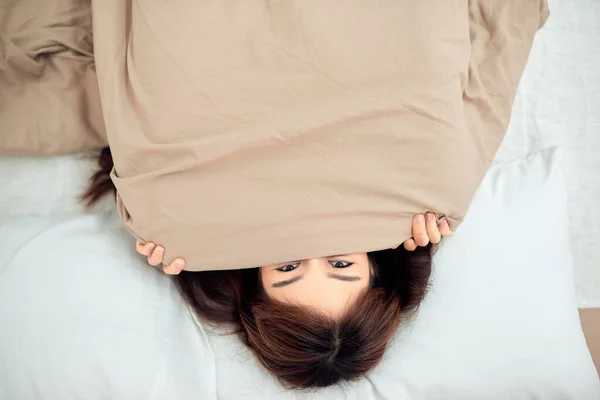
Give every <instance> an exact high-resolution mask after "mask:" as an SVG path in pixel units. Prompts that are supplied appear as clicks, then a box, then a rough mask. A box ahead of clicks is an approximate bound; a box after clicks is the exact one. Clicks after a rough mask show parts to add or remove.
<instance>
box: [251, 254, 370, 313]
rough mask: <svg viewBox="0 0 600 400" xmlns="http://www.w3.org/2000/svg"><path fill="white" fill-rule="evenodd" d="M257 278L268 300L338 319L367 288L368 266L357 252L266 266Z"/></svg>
mask: <svg viewBox="0 0 600 400" xmlns="http://www.w3.org/2000/svg"><path fill="white" fill-rule="evenodd" d="M260 276H261V280H262V285H263V287H264V290H265V292H266V293H267V295H268V296H269V297H270V298H272V299H274V300H277V301H281V302H285V303H291V304H295V305H301V306H307V307H312V308H315V309H318V310H320V311H322V312H324V313H326V314H330V315H332V316H337V315H340V314H341V313H342V312H343V311H344V310H345V308H346V307H347V306H348V304H352V302H353V301H354V300H355V299H356V297H357V296H358V295H359V293H360V292H362V291H363V290H365V289H367V288H368V287H369V281H370V278H371V267H370V265H369V258H368V256H367V253H358V254H348V255H343V256H331V257H322V258H311V259H308V260H302V261H293V262H288V263H283V264H277V265H269V266H265V267H261V268H260Z"/></svg>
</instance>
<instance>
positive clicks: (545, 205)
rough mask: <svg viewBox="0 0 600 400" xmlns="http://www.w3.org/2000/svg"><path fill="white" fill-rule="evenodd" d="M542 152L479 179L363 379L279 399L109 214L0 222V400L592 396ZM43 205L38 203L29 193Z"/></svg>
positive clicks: (595, 394) (554, 168) (562, 200)
mask: <svg viewBox="0 0 600 400" xmlns="http://www.w3.org/2000/svg"><path fill="white" fill-rule="evenodd" d="M558 161H559V158H558V154H557V152H556V150H554V149H552V150H547V151H544V152H542V153H538V154H534V155H532V156H531V157H529V158H528V159H525V160H519V161H516V162H511V163H508V164H501V165H497V166H494V167H492V168H491V170H490V171H489V172H488V174H487V177H486V178H485V180H484V181H483V184H482V186H481V187H480V189H479V191H478V193H477V195H476V196H475V199H474V201H473V204H472V206H471V209H470V211H469V213H468V215H467V218H466V219H465V222H464V224H463V225H461V227H460V228H459V229H458V231H457V232H456V235H455V236H454V237H453V238H451V239H447V240H446V241H445V242H444V243H443V244H442V245H441V247H440V249H439V251H438V253H437V254H436V256H435V270H434V275H433V281H432V287H431V290H430V293H429V295H428V296H427V297H426V299H425V301H424V303H423V304H422V308H421V310H420V312H419V314H418V315H417V317H416V319H415V320H414V322H413V323H412V324H411V325H410V326H405V327H404V328H403V329H402V330H401V331H400V333H399V335H398V338H397V340H396V341H395V343H394V344H393V345H392V347H391V348H390V349H389V351H388V353H387V354H386V356H385V358H384V360H383V362H382V363H381V364H380V365H379V366H378V367H377V368H376V369H375V370H374V371H373V372H372V373H371V374H370V376H369V377H368V378H367V379H365V380H363V381H361V382H359V383H357V384H354V385H349V386H348V387H347V388H346V389H345V390H340V389H337V388H331V389H328V390H323V391H317V392H314V393H296V392H293V393H289V392H286V391H284V390H283V389H282V388H281V387H279V386H278V385H276V384H275V382H274V380H273V378H272V377H271V376H270V375H269V374H268V373H267V372H266V371H265V370H263V369H262V368H260V367H259V365H258V362H257V361H256V360H255V359H254V357H253V356H252V354H250V352H249V351H248V350H246V349H245V348H244V347H243V346H242V345H241V344H240V343H238V341H237V340H236V339H234V338H232V337H229V336H217V335H214V334H212V333H207V332H206V330H205V329H204V327H203V326H202V325H201V324H198V323H195V322H194V319H193V318H190V316H189V314H188V312H187V309H186V307H185V306H184V305H183V304H182V302H181V300H180V299H179V297H178V295H177V293H176V292H175V291H174V288H173V286H172V285H171V283H170V282H171V281H170V280H169V278H168V277H167V276H165V275H162V273H160V272H157V271H156V270H155V269H153V268H150V267H148V266H147V264H146V263H145V261H144V260H140V259H139V258H138V257H137V256H136V254H135V253H134V250H133V248H134V243H133V240H132V239H131V237H130V236H129V235H128V234H127V232H126V231H124V229H123V228H122V226H121V221H120V220H119V219H118V218H117V216H116V215H114V213H98V214H91V215H77V214H74V213H69V214H53V215H50V216H45V217H40V216H36V215H29V216H28V215H22V214H21V215H18V216H13V217H10V216H8V215H2V216H0V250H1V251H0V320H1V321H3V327H2V329H1V330H0V398H7V399H11V398H26V399H65V400H66V399H75V398H86V399H96V398H98V399H100V398H150V399H173V398H176V399H188V398H203V399H217V398H218V399H232V400H233V399H236V400H237V399H240V398H244V399H257V400H258V399H261V400H264V399H273V400H275V399H277V400H280V399H288V398H289V399H305V398H306V399H308V398H314V399H319V400H320V399H341V398H347V399H360V400H375V399H378V400H380V399H390V400H397V399H400V398H407V399H427V400H429V399H461V400H462V399H465V400H469V399H477V400H479V399H482V398H485V399H499V400H500V399H502V400H504V399H507V398H511V399H531V398H541V399H561V400H562V399H573V400H580V399H585V400H595V399H600V383H599V382H598V377H597V375H596V371H595V369H594V366H593V364H592V362H591V359H590V356H589V352H588V350H587V347H586V345H585V341H584V338H583V334H582V332H581V328H580V326H579V319H578V314H577V309H576V305H575V301H574V296H573V279H572V266H571V259H570V257H571V256H570V252H569V247H568V240H567V238H568V230H567V221H568V216H567V212H566V194H565V188H564V185H563V182H562V180H561V175H560V171H559V163H558ZM40 195H41V194H40Z"/></svg>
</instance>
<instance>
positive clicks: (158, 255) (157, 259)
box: [148, 246, 165, 267]
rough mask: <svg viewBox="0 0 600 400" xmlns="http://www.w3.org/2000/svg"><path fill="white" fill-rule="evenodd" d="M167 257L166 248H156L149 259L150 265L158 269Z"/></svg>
mask: <svg viewBox="0 0 600 400" xmlns="http://www.w3.org/2000/svg"><path fill="white" fill-rule="evenodd" d="M164 256H165V248H164V247H162V246H158V247H156V249H154V251H153V252H152V255H151V256H150V257H148V264H150V265H152V266H153V267H156V266H157V265H158V264H160V263H161V262H162V261H163V257H164Z"/></svg>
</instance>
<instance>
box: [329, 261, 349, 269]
mask: <svg viewBox="0 0 600 400" xmlns="http://www.w3.org/2000/svg"><path fill="white" fill-rule="evenodd" d="M329 263H330V264H331V266H332V267H333V268H348V267H349V266H351V265H352V264H354V263H351V262H346V261H330V262H329Z"/></svg>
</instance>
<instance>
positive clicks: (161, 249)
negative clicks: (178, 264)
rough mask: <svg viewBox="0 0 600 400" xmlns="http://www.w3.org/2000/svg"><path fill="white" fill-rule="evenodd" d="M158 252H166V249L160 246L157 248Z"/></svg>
mask: <svg viewBox="0 0 600 400" xmlns="http://www.w3.org/2000/svg"><path fill="white" fill-rule="evenodd" d="M156 251H161V252H162V251H165V248H164V247H162V246H158V247H157V248H156Z"/></svg>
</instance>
